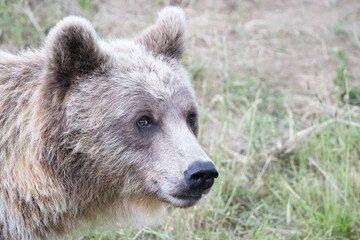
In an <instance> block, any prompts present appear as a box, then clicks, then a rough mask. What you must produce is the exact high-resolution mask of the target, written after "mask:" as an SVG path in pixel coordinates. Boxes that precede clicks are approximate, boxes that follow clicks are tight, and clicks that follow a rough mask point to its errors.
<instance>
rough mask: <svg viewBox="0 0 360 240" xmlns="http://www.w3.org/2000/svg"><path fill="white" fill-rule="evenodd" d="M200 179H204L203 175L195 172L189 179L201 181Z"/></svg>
mask: <svg viewBox="0 0 360 240" xmlns="http://www.w3.org/2000/svg"><path fill="white" fill-rule="evenodd" d="M201 178H204V173H202V172H197V173H194V174H192V175H191V176H190V179H195V180H197V179H201Z"/></svg>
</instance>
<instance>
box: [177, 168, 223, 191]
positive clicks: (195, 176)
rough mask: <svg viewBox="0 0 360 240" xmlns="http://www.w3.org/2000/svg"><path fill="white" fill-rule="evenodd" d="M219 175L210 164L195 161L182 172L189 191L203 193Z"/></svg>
mask: <svg viewBox="0 0 360 240" xmlns="http://www.w3.org/2000/svg"><path fill="white" fill-rule="evenodd" d="M218 175H219V173H218V171H216V168H215V166H214V164H213V163H212V162H201V161H196V162H194V163H192V164H191V165H190V166H189V168H188V169H187V170H186V171H185V172H184V176H185V182H186V184H187V186H188V187H189V188H190V189H191V190H196V191H204V190H206V189H208V188H210V187H211V186H212V185H213V184H214V178H217V177H218Z"/></svg>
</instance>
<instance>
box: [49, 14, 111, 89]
mask: <svg viewBox="0 0 360 240" xmlns="http://www.w3.org/2000/svg"><path fill="white" fill-rule="evenodd" d="M45 48H46V58H47V60H46V61H47V62H46V68H47V74H48V76H47V78H46V80H47V82H46V84H47V87H49V88H50V91H58V90H61V92H63V93H66V91H67V89H68V88H69V87H70V86H71V84H72V81H73V80H74V78H75V77H77V76H79V75H83V74H87V73H91V72H92V71H94V70H96V69H97V68H98V67H99V66H100V65H101V64H102V63H104V62H105V60H106V54H105V52H104V51H102V50H101V48H100V46H99V42H98V37H97V35H96V33H95V30H94V28H93V26H92V25H91V24H90V23H89V22H88V21H87V20H85V19H84V18H81V17H76V16H70V17H66V18H64V19H63V20H62V21H60V22H59V23H58V24H56V26H55V27H54V28H53V29H52V30H51V31H50V33H49V36H48V37H47V39H46V44H45Z"/></svg>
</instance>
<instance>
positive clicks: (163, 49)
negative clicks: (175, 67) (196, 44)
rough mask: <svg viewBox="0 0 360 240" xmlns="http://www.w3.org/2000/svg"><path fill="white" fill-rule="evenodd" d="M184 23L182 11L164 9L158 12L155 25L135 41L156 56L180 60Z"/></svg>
mask: <svg viewBox="0 0 360 240" xmlns="http://www.w3.org/2000/svg"><path fill="white" fill-rule="evenodd" d="M185 32H186V23H185V16H184V12H183V10H182V9H180V8H178V7H166V8H164V9H162V10H161V11H160V12H159V17H158V19H157V21H156V23H155V25H153V26H151V27H149V28H148V29H146V30H145V31H144V32H142V33H141V34H140V36H139V37H138V38H136V39H135V41H136V42H139V43H141V44H142V45H144V46H145V47H146V48H147V49H148V50H150V51H152V52H154V53H155V54H156V55H164V56H166V57H170V58H174V59H178V60H180V59H181V57H182V55H183V53H184V43H185Z"/></svg>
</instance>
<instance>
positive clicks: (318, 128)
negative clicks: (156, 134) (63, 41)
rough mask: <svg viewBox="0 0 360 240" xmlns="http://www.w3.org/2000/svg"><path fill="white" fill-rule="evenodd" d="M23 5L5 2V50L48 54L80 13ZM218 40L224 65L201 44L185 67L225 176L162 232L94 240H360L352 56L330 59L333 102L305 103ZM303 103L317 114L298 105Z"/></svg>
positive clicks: (311, 95)
mask: <svg viewBox="0 0 360 240" xmlns="http://www.w3.org/2000/svg"><path fill="white" fill-rule="evenodd" d="M95 3H96V4H99V3H97V2H95ZM95 3H94V4H93V3H91V2H89V1H85V0H81V1H79V2H78V6H79V7H78V9H77V11H78V14H82V15H85V16H86V17H88V18H92V17H93V16H94V14H96V12H97V8H96V6H97V5H96V4H95ZM156 3H157V4H158V5H159V3H158V1H156ZM23 4H24V3H23V2H21V1H11V2H10V1H4V0H0V8H1V9H2V11H1V16H0V19H1V21H0V44H1V46H2V48H7V49H14V48H24V47H27V46H39V45H40V44H41V41H42V40H43V39H44V36H45V34H46V32H47V31H48V30H49V27H51V26H53V25H54V23H55V22H56V20H57V19H58V18H59V17H61V16H62V15H66V14H68V13H71V12H70V10H64V11H63V12H61V13H60V14H59V13H58V14H56V13H55V12H54V7H55V6H54V3H53V2H50V1H44V2H42V3H41V4H40V5H36V6H32V7H30V6H29V8H26V9H28V10H30V11H31V13H29V12H27V13H25V12H24V10H23V8H22V7H21V6H23ZM192 4H193V3H192ZM333 4H334V5H336V4H338V3H337V1H333ZM160 5H161V4H160ZM244 6H245V1H240V5H239V7H238V13H236V15H240V16H238V18H235V20H236V19H238V21H239V22H237V23H234V22H232V24H233V26H231V27H232V28H234V26H235V25H236V26H238V25H241V24H242V22H243V21H244V19H245V18H246V17H247V15H245V14H244V9H245V8H244ZM340 10H341V9H340ZM219 14H220V13H219ZM29 16H33V17H34V18H35V20H36V21H35V22H37V23H38V26H36V24H34V23H33V22H31V21H29ZM232 20H234V19H232ZM349 21H351V18H347V19H346V21H344V20H339V23H338V24H337V25H336V27H335V30H334V32H333V33H332V34H333V35H334V36H336V35H341V36H340V37H341V38H343V35H346V34H345V33H346V29H347V28H346V26H347V25H346V24H347V23H348V22H349ZM214 32H215V33H214V34H213V35H211V36H212V38H211V39H210V40H209V42H210V44H209V49H208V51H209V52H211V53H213V54H214V55H215V56H216V58H217V59H219V61H218V62H217V61H215V60H214V63H213V64H212V65H211V64H209V61H207V59H208V58H209V56H207V55H204V56H199V55H197V54H196V50H197V49H196V48H197V47H196V46H195V42H196V41H195V40H196V37H197V36H196V35H195V36H190V38H191V39H190V42H191V44H190V46H189V50H188V52H187V54H186V56H185V58H184V63H185V65H186V66H187V68H188V69H189V72H190V75H191V78H192V81H193V85H194V87H195V89H196V91H197V92H198V95H199V101H200V103H201V108H202V109H201V115H200V125H201V129H200V139H199V140H200V142H202V144H203V145H204V146H205V147H206V150H207V152H208V153H209V155H210V156H211V158H212V159H213V161H214V162H215V164H216V166H217V168H218V169H219V171H220V177H219V179H218V180H217V181H216V184H215V185H214V187H213V190H212V191H211V193H210V194H208V195H207V196H206V197H205V198H204V199H203V200H202V201H201V203H200V204H198V205H196V206H194V207H192V208H190V209H170V213H169V216H168V217H167V218H166V219H165V221H164V223H163V224H161V225H160V226H156V227H144V228H142V229H121V230H118V231H113V230H106V229H100V230H94V231H92V232H90V233H86V234H85V235H86V237H84V239H104V240H105V239H134V238H136V239H239V238H243V239H359V238H360V230H359V229H360V221H359V220H358V219H359V218H358V216H359V214H360V208H359V198H360V169H359V168H360V165H359V159H360V145H359V142H360V113H359V108H358V107H356V105H358V102H357V101H358V100H359V98H358V96H359V95H358V94H357V92H359V88H358V87H359V86H358V85H356V84H354V83H356V81H354V79H358V78H359V77H360V76H358V75H357V73H352V70H354V68H351V66H350V60H349V59H350V58H349V57H348V55H347V54H349V52H347V51H346V50H343V49H342V50H336V51H335V52H334V54H333V55H332V56H330V57H331V58H332V60H333V62H334V63H335V65H334V66H333V69H332V71H333V72H334V73H335V74H334V75H333V83H334V88H331V89H329V88H323V89H321V90H323V91H325V92H328V94H325V95H324V96H325V97H323V96H321V97H319V96H318V95H317V93H316V91H313V90H312V89H307V90H306V94H303V95H301V93H299V91H297V90H298V89H296V87H292V86H289V85H291V84H288V83H285V82H284V81H283V79H281V78H280V77H277V74H274V73H273V72H271V71H265V70H261V69H262V68H263V67H264V66H263V65H258V66H257V67H256V68H248V67H246V66H242V67H237V68H236V67H234V64H233V59H234V54H233V51H235V50H236V49H233V48H232V45H231V43H232V42H231V40H229V39H228V38H231V34H234V33H229V34H228V35H227V36H225V37H223V38H222V37H219V36H220V34H218V33H217V32H216V31H214ZM239 32H240V34H243V31H239ZM352 34H353V35H352V36H357V34H358V32H356V31H355V30H354V29H352ZM241 36H244V37H246V36H245V35H241ZM227 37H228V38H227ZM353 39H354V38H353V37H351V38H350V40H349V41H350V44H353ZM338 43H339V44H344V46H345V45H346V43H347V42H346V40H344V39H341V41H340V42H338ZM353 47H354V48H355V49H356V51H358V49H357V45H356V44H355V45H354V46H353ZM219 62H220V64H219ZM217 64H219V66H217ZM315 80H316V79H315ZM331 80H332V79H331ZM334 89H335V90H334ZM300 95H301V96H302V97H303V98H302V99H304V102H300V103H301V104H302V105H307V104H309V102H310V103H311V104H310V105H309V106H310V107H309V108H305V110H304V109H301V107H297V105H296V104H295V103H294V101H295V100H294V99H295V98H296V97H297V96H300ZM324 98H327V99H324ZM328 102H330V103H331V104H332V105H331V109H332V110H331V111H329V110H328V109H329V106H328V105H327V103H328ZM312 104H318V105H320V108H321V109H320V110H318V109H311V106H313V105H312ZM299 109H300V110H299Z"/></svg>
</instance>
